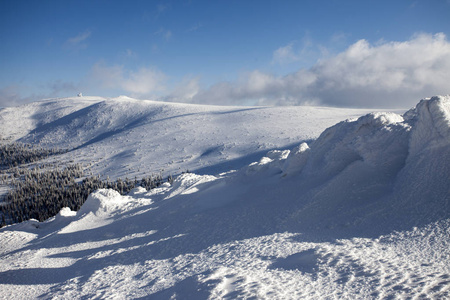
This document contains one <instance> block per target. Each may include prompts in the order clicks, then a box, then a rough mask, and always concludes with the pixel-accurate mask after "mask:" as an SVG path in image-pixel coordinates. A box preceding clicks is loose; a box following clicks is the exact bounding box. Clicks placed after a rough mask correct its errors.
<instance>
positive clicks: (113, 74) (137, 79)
mask: <svg viewBox="0 0 450 300" xmlns="http://www.w3.org/2000/svg"><path fill="white" fill-rule="evenodd" d="M166 80H167V76H166V75H165V74H164V73H162V72H161V71H159V70H157V69H154V68H144V67H143V68H140V69H139V70H137V71H131V70H125V69H124V67H123V66H118V65H115V66H106V65H105V64H104V63H97V64H95V65H94V66H93V68H92V70H91V74H90V81H91V82H92V83H94V84H99V85H100V86H101V87H102V88H105V89H112V90H120V91H125V92H127V93H130V95H131V96H133V97H143V96H152V97H153V96H155V95H157V94H159V93H161V92H163V91H165V90H166V87H165V83H166Z"/></svg>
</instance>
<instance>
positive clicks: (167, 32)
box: [155, 28, 172, 41]
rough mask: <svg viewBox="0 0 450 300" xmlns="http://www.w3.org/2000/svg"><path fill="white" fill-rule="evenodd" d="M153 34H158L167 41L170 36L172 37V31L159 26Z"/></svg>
mask: <svg viewBox="0 0 450 300" xmlns="http://www.w3.org/2000/svg"><path fill="white" fill-rule="evenodd" d="M155 35H160V36H162V37H163V38H164V39H165V40H166V41H169V40H170V38H171V37H172V31H170V30H168V29H165V28H160V29H159V30H158V31H156V32H155Z"/></svg>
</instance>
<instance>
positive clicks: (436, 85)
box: [178, 33, 450, 108]
mask: <svg viewBox="0 0 450 300" xmlns="http://www.w3.org/2000/svg"><path fill="white" fill-rule="evenodd" d="M274 56H275V58H277V59H285V60H293V59H296V57H294V56H293V54H292V47H290V46H289V45H288V46H287V47H284V48H280V49H278V50H277V51H276V52H275V53H274ZM449 83H450V43H449V41H448V40H447V38H446V36H445V35H444V34H442V33H439V34H435V35H431V34H418V35H415V36H414V37H413V38H411V39H410V40H409V41H405V42H382V43H379V44H376V45H371V44H370V43H369V42H368V41H366V40H359V41H357V42H356V43H354V44H353V45H351V46H350V47H348V48H347V49H346V50H345V51H344V52H342V53H339V54H337V55H335V56H332V57H330V58H327V59H325V60H322V61H319V62H318V63H317V64H316V65H314V66H313V67H311V68H310V69H300V70H299V71H297V72H295V73H291V74H288V75H286V76H283V77H276V76H273V75H271V74H267V73H264V72H261V71H258V70H255V71H253V72H250V73H248V74H246V75H245V76H243V77H242V78H241V79H240V80H238V81H236V82H221V83H217V84H215V85H213V86H211V87H210V88H208V89H206V90H200V91H198V92H197V93H196V94H195V95H192V94H191V95H189V97H185V99H184V100H185V101H187V102H193V103H204V104H225V105H241V104H253V105H255V104H256V105H303V104H317V105H330V106H344V107H386V108H395V107H401V108H404V107H409V106H411V105H413V104H414V103H415V102H417V99H420V98H422V97H427V96H432V95H435V94H448V93H450V84H449ZM178 98H180V96H179V95H178Z"/></svg>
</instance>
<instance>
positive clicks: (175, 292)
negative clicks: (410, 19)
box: [0, 96, 450, 299]
mask: <svg viewBox="0 0 450 300" xmlns="http://www.w3.org/2000/svg"><path fill="white" fill-rule="evenodd" d="M122 100H123V99H122ZM92 101H94V102H93V103H91V104H89V103H88V102H87V101H85V100H83V101H82V102H77V101H75V100H73V99H67V100H63V101H61V103H67V104H66V105H67V109H56V110H54V111H55V114H54V115H53V112H51V113H47V114H46V116H48V119H47V120H48V121H45V122H42V121H41V122H40V123H39V122H38V121H36V122H34V123H33V122H31V121H27V122H26V123H25V125H23V128H22V129H20V130H19V129H11V131H6V130H5V131H2V132H3V133H4V135H5V136H11V138H12V139H18V138H20V139H21V140H23V141H33V139H39V140H40V141H41V142H42V143H48V145H60V146H62V145H70V147H75V148H77V150H74V151H73V152H72V153H68V154H65V155H71V157H72V159H74V160H76V161H77V160H79V159H80V158H81V157H83V155H84V156H88V155H90V156H91V157H97V158H99V157H101V155H103V156H104V157H105V158H104V161H102V163H103V165H102V164H100V165H99V167H97V169H95V170H99V171H108V170H111V171H113V172H115V173H114V175H115V176H118V175H120V174H121V171H120V170H121V169H120V168H115V167H114V166H115V165H116V164H121V163H122V162H123V161H126V159H129V162H127V164H128V166H131V168H132V169H133V168H136V167H139V162H136V161H135V160H137V159H141V160H142V161H147V160H148V159H150V157H155V158H156V156H146V154H145V151H144V150H142V151H138V150H136V152H135V153H134V155H131V158H127V157H128V156H126V155H123V156H120V155H119V156H117V157H116V156H114V155H108V153H109V152H108V151H122V149H134V148H133V147H136V145H137V144H136V143H138V139H139V138H137V137H141V138H142V141H141V143H142V144H144V145H145V147H150V145H152V144H154V143H157V142H156V141H158V139H159V141H160V144H161V148H163V147H167V148H166V149H169V150H168V151H166V152H167V155H168V156H169V157H170V159H172V158H175V157H177V155H178V154H174V153H178V152H182V151H185V152H183V153H186V154H188V155H192V157H191V158H189V159H187V160H186V161H184V162H177V161H176V160H175V159H174V161H176V163H174V164H173V165H174V166H173V167H171V165H170V164H168V162H167V161H165V160H163V161H164V164H165V165H164V167H166V168H167V166H169V167H168V170H171V171H175V170H176V169H177V168H190V169H191V170H195V169H197V170H199V172H197V173H187V174H183V175H180V176H178V177H177V179H176V180H175V182H174V183H173V184H172V185H170V184H165V185H163V186H162V187H160V188H157V189H153V190H151V191H146V190H144V189H142V188H137V189H135V190H133V191H132V192H131V193H130V194H129V195H128V196H120V195H119V194H118V193H116V192H114V191H112V190H99V191H97V192H95V193H93V194H91V196H90V197H89V199H88V200H87V202H86V203H85V204H84V205H83V207H82V208H81V210H80V211H78V212H72V211H70V210H68V209H63V210H62V211H61V212H60V213H59V214H58V215H57V216H56V217H55V218H52V219H51V220H48V221H47V222H43V223H38V222H36V221H28V222H24V223H21V224H16V225H13V226H8V227H6V228H3V229H1V230H0V240H1V242H2V243H1V248H0V257H1V260H0V297H4V298H9V297H11V298H21V299H26V298H37V297H42V298H63V299H66V298H108V299H109V298H117V299H123V298H149V299H208V298H210V299H221V298H222V299H223V298H225V299H232V298H255V297H256V298H261V299H301V298H312V299H324V298H325V299H330V298H331V299H333V298H336V299H355V298H364V299H368V298H369V299H371V298H375V299H376V298H380V299H393V298H418V299H422V298H435V299H444V298H448V297H450V264H449V262H450V250H449V249H450V227H449V225H450V204H449V200H450V184H449V181H450V97H449V96H446V97H433V98H431V99H426V100H422V101H421V102H420V103H419V104H418V105H417V106H416V108H414V109H412V110H410V111H408V112H407V113H406V114H404V115H403V116H401V115H397V114H394V113H371V114H367V115H364V116H361V117H359V118H358V119H352V120H346V121H341V120H342V119H344V116H345V118H346V117H348V116H351V115H357V114H358V113H360V114H362V113H363V112H362V111H347V112H345V110H336V109H320V108H304V107H302V108H295V109H293V108H259V109H256V108H240V110H238V108H220V107H212V108H208V107H203V106H185V105H173V106H172V105H169V106H167V105H166V104H160V103H155V102H142V103H141V102H135V101H133V100H129V99H128V100H126V101H124V102H120V101H119V99H117V100H108V101H103V100H99V99H97V100H92ZM58 102H60V101H58ZM73 102H77V103H78V104H77V105H79V109H77V110H75V111H71V110H70V109H69V107H70V105H69V103H73ZM45 103H46V102H42V103H40V104H33V105H36V106H37V107H39V106H40V105H44V104H45ZM52 105H54V104H52ZM83 105H84V106H83ZM98 106H100V107H101V109H97V107H98ZM57 107H58V106H57ZM82 107H84V108H82ZM158 109H160V111H159V110H158ZM290 109H291V110H290ZM155 110H158V112H155ZM189 110H190V112H189ZM202 110H203V111H202ZM14 111H15V110H14V109H10V110H9V111H8V112H7V113H8V114H12V113H13V112H14ZM18 111H20V108H16V113H17V112H18ZM80 111H82V112H80ZM112 111H119V112H118V113H112ZM56 112H58V114H59V115H58V116H56V114H57V113H56ZM101 112H105V115H104V117H101ZM106 112H108V113H106ZM140 112H143V113H142V115H140V117H138V116H139V113H140ZM151 112H154V114H152V113H151ZM176 112H178V117H177V114H176ZM339 113H341V115H339ZM32 114H33V113H30V114H29V115H30V116H31V115H32ZM74 114H75V115H74ZM284 114H286V115H284ZM308 114H312V115H313V116H309V117H308ZM4 115H5V111H2V112H0V116H2V118H3V120H5V119H6V117H4ZM86 116H92V118H89V117H86ZM94 116H95V117H94ZM286 116H289V117H286ZM341 117H342V118H341ZM30 118H31V119H32V117H30ZM333 118H336V119H334V120H335V121H336V122H339V123H337V124H336V125H334V126H332V127H330V128H328V129H326V130H324V129H325V128H324V127H327V126H328V125H332V124H328V122H332V121H333ZM158 120H163V121H160V122H162V124H165V125H171V126H172V127H163V128H158V126H157V125H155V124H153V123H158ZM168 120H171V121H170V123H169V122H168ZM201 120H203V121H205V122H206V121H207V124H208V125H205V122H200V121H201ZM238 120H241V121H242V122H244V120H249V122H248V123H245V124H246V125H245V126H236V127H235V125H234V124H235V123H234V122H237V121H238ZM340 121H341V122H340ZM2 122H5V121H2ZM89 122H93V123H89ZM0 123H1V122H0ZM44 123H45V124H44ZM253 123H254V124H253ZM3 124H4V123H3ZM46 124H47V125H46ZM48 124H52V125H48ZM110 124H114V126H112V127H108V126H110ZM117 124H120V126H119V125H117ZM130 124H131V125H130ZM133 124H134V125H137V124H139V126H136V127H134V125H133ZM152 124H153V125H152ZM255 124H257V125H255ZM286 124H288V125H289V126H287V125H286ZM213 125H214V126H213ZM26 126H28V127H26ZM259 126H261V127H259ZM4 128H5V127H4ZM186 128H188V130H186ZM317 128H319V129H317ZM77 129H78V130H79V131H78V132H79V133H77ZM82 129H83V130H82ZM144 129H145V130H150V129H153V130H155V131H144ZM156 129H160V130H161V131H162V132H164V133H165V134H166V135H164V137H163V136H158V134H159V133H158V132H156ZM233 129H236V131H233ZM27 130H28V131H31V133H27ZM246 130H248V134H247V135H244V136H242V134H243V133H244V132H245V131H246ZM320 130H324V131H323V132H322V133H321V134H319V132H318V131H320ZM282 132H284V135H283V134H282ZM271 133H276V134H279V135H280V136H272V135H271ZM227 134H228V135H227ZM221 135H223V138H222V136H221ZM136 136H137V137H136ZM183 136H185V137H186V138H185V139H182V138H183ZM61 137H64V138H61ZM119 137H120V138H119ZM115 138H119V139H118V140H115ZM171 138H173V140H172V139H171ZM126 139H128V141H129V143H130V145H129V144H127V143H123V147H121V148H120V149H118V147H119V145H122V142H123V141H126ZM189 139H194V143H193V144H189V143H188V142H187V140H189ZM295 139H297V140H295ZM64 140H67V142H64ZM147 140H150V141H151V142H148V141H147ZM165 141H167V144H166V143H165ZM213 143H220V144H219V147H222V148H220V149H217V148H212V146H211V145H214V144H213ZM228 143H236V144H234V145H233V146H229V147H227V145H229V144H228ZM166 145H167V146H166ZM277 147H279V148H281V150H274V149H275V148H277ZM175 149H178V151H175ZM147 150H148V149H147ZM209 150H210V151H209ZM263 150H264V153H262V154H261V151H263ZM96 151H97V152H99V151H102V152H101V153H96ZM155 151H156V150H155ZM161 151H162V150H161ZM191 151H192V152H191ZM161 153H162V152H161ZM202 154H204V155H203V156H202ZM95 155H97V156H95ZM152 155H153V154H152ZM164 157H166V156H164ZM65 159H68V158H65ZM83 159H85V160H87V159H88V157H85V158H83ZM200 159H202V162H201V163H200V162H199V160H200ZM226 159H235V161H234V162H232V163H229V162H228V161H227V160H226ZM249 159H254V162H248V161H247V160H249ZM222 160H225V162H223V161H222ZM110 161H111V162H110ZM202 164H203V165H202ZM244 164H246V165H244ZM105 166H109V167H108V168H109V169H108V168H106V167H105ZM159 166H162V165H158V167H159ZM220 172H222V173H220Z"/></svg>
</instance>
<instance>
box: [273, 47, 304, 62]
mask: <svg viewBox="0 0 450 300" xmlns="http://www.w3.org/2000/svg"><path fill="white" fill-rule="evenodd" d="M297 60H299V56H298V55H297V54H296V53H294V50H293V44H292V43H290V44H289V45H286V46H284V47H280V48H278V49H277V50H275V51H274V53H273V61H274V62H276V63H279V64H285V63H290V62H294V61H297Z"/></svg>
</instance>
